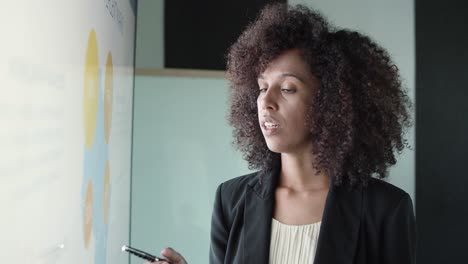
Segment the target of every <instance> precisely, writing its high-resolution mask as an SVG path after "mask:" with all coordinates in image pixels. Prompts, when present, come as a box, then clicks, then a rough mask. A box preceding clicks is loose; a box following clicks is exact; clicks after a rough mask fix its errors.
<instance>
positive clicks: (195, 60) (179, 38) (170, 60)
mask: <svg viewBox="0 0 468 264" xmlns="http://www.w3.org/2000/svg"><path fill="white" fill-rule="evenodd" d="M272 2H286V0H282V1H271V0H270V1H268V0H236V1H219V0H206V1H181V0H169V1H165V4H164V9H165V10H164V13H165V17H164V23H165V24H164V31H165V32H164V49H165V61H164V64H165V65H164V66H165V67H166V68H189V69H208V70H224V69H225V64H226V62H225V54H226V51H227V49H228V47H229V46H230V45H231V44H232V43H233V42H234V41H235V40H236V39H237V37H238V36H239V34H240V33H241V32H242V30H243V29H245V27H246V26H247V24H248V23H249V22H250V21H252V20H253V19H254V18H255V16H256V15H257V13H258V11H259V10H260V9H261V8H262V7H263V6H265V5H266V4H267V3H272Z"/></svg>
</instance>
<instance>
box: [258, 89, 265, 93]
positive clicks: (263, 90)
mask: <svg viewBox="0 0 468 264" xmlns="http://www.w3.org/2000/svg"><path fill="white" fill-rule="evenodd" d="M266 90H267V88H260V89H259V91H260V92H261V93H264V92H266Z"/></svg>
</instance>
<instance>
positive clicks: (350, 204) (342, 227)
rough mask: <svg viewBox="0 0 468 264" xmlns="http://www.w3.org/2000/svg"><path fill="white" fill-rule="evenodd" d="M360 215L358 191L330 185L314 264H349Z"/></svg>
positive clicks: (355, 244) (360, 204) (352, 256)
mask: <svg viewBox="0 0 468 264" xmlns="http://www.w3.org/2000/svg"><path fill="white" fill-rule="evenodd" d="M361 212H362V191H361V190H359V189H352V190H350V189H347V187H335V186H333V185H332V184H331V187H330V191H329V193H328V195H327V200H326V203H325V209H324V213H323V217H322V224H321V227H320V234H319V238H318V244H317V251H316V253H315V260H314V264H324V263H325V264H327V263H340V264H344V263H353V258H354V253H355V251H356V246H357V238H358V234H359V226H360V219H361Z"/></svg>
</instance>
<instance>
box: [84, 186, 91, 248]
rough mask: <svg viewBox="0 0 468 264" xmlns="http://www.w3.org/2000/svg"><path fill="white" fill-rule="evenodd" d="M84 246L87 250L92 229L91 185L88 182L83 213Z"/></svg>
mask: <svg viewBox="0 0 468 264" xmlns="http://www.w3.org/2000/svg"><path fill="white" fill-rule="evenodd" d="M83 223H84V224H83V226H84V228H83V230H84V245H85V248H88V246H89V241H90V239H91V230H92V227H93V183H92V182H91V181H88V186H87V187H86V196H85V202H84V212H83Z"/></svg>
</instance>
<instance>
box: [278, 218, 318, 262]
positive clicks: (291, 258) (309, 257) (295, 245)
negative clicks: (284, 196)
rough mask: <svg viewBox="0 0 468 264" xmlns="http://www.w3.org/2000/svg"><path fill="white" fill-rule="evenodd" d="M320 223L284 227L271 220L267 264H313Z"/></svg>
mask: <svg viewBox="0 0 468 264" xmlns="http://www.w3.org/2000/svg"><path fill="white" fill-rule="evenodd" d="M321 223H322V222H317V223H313V224H307V225H286V224H283V223H281V222H279V221H278V220H276V219H274V218H273V219H272V222H271V242H270V262H269V263H270V264H279V263H281V264H285V263H291V264H292V263H294V264H301V263H307V264H311V263H313V262H314V258H315V251H316V249H317V241H318V237H319V233H320V225H321Z"/></svg>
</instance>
